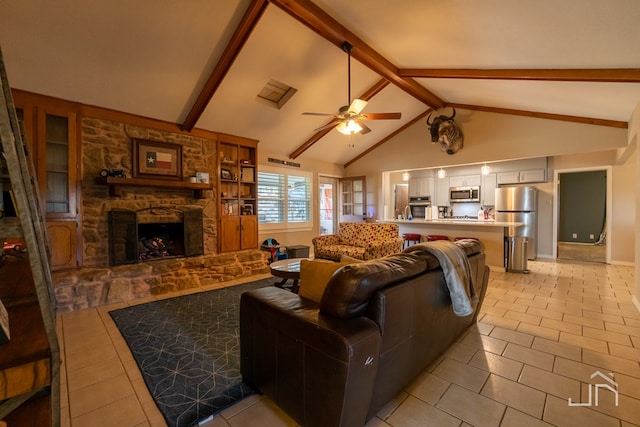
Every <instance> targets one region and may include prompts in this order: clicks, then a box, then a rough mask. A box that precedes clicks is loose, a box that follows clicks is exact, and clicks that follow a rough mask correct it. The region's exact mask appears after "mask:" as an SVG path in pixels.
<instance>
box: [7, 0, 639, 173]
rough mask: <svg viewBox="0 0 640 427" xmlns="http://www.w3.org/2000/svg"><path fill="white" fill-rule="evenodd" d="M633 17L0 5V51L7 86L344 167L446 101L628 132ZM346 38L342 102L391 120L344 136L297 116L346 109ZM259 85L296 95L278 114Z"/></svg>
mask: <svg viewBox="0 0 640 427" xmlns="http://www.w3.org/2000/svg"><path fill="white" fill-rule="evenodd" d="M639 22H640V3H638V2H637V1H635V0H610V1H607V2H601V1H595V0H565V1H562V2H558V1H551V0H519V1H515V2H514V1H510V0H479V1H468V0H450V1H447V2H435V1H427V0H405V1H401V2H390V1H388V0H350V1H343V0H340V1H337V0H315V1H314V2H311V1H308V0H270V1H267V0H183V1H175V0H136V1H132V2H131V1H127V2H125V1H123V0H112V1H108V2H107V1H104V2H81V1H77V0H58V1H56V2H51V1H46V0H23V1H20V2H10V1H4V2H0V47H1V48H2V51H3V56H4V60H5V63H6V66H7V69H8V72H9V80H10V83H11V85H12V86H13V87H15V88H19V89H23V90H27V91H31V92H36V93H42V94H46V95H51V96H55V97H59V98H63V99H68V100H72V101H77V102H81V103H84V104H90V105H97V106H101V107H106V108H111V109H115V110H119V111H124V112H128V113H133V114H137V115H141V116H146V117H150V118H155V119H160V120H165V121H169V122H173V123H177V124H179V125H180V126H181V127H182V128H183V129H186V130H189V129H191V128H193V127H197V128H202V129H208V130H213V131H218V132H224V133H230V134H234V135H240V136H245V137H249V138H254V139H258V140H260V144H261V145H260V147H261V149H265V150H267V151H268V152H272V153H280V154H281V155H282V156H283V157H284V158H286V157H290V158H298V159H304V158H308V159H316V160H321V161H326V162H330V163H337V164H348V163H350V162H351V161H353V159H355V158H357V157H358V156H359V155H361V153H363V152H366V151H367V150H369V149H371V147H373V146H375V145H376V144H379V143H381V142H384V141H386V140H388V139H389V137H390V136H392V135H396V134H397V133H399V132H401V131H402V129H404V128H405V127H407V126H410V125H411V124H412V123H416V125H418V123H419V124H421V125H424V132H425V138H427V127H426V124H424V118H425V114H426V113H427V112H428V111H430V110H431V109H439V108H446V107H451V106H455V107H458V108H467V109H472V110H484V111H495V112H502V113H506V114H518V115H528V116H533V117H544V118H549V119H554V120H567V121H574V122H584V123H595V124H598V125H602V126H614V127H625V126H626V122H627V121H628V120H629V118H630V116H631V113H632V112H633V110H634V108H635V107H636V106H637V105H638V103H639V102H640V53H639V52H640V51H639V50H638V46H640V25H638V23H639ZM345 41H346V42H349V43H350V44H352V45H353V46H354V47H353V50H352V61H351V87H350V91H351V98H356V97H360V98H365V99H368V100H369V104H368V105H367V106H366V108H365V110H364V112H365V113H366V112H401V113H402V118H401V119H400V120H376V121H367V125H368V127H369V128H370V129H371V132H369V133H367V134H365V135H357V136H354V137H350V136H344V135H342V134H340V133H338V132H336V131H334V130H332V129H328V130H327V131H324V132H314V129H316V128H319V127H321V126H323V125H325V124H326V123H327V122H328V119H330V118H327V117H321V116H306V115H304V116H303V115H302V114H301V113H302V112H309V111H311V112H326V113H337V112H338V109H339V107H340V106H343V105H346V104H348V103H349V99H348V95H347V93H348V87H347V54H346V53H345V52H344V51H343V50H342V48H341V46H342V44H343V43H344V42H345ZM271 80H276V81H278V82H281V83H284V84H286V85H289V86H291V87H293V88H295V89H297V92H296V93H295V94H294V95H293V96H292V97H291V99H290V100H289V101H288V102H287V103H286V104H285V105H284V106H283V107H282V108H280V109H278V108H276V107H274V106H272V105H268V103H266V102H264V101H263V100H260V99H259V98H258V97H257V95H258V93H259V92H260V91H261V89H262V88H263V87H264V86H265V85H266V84H267V83H268V82H269V81H271ZM448 111H449V110H448Z"/></svg>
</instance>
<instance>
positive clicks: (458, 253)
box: [421, 240, 478, 317]
mask: <svg viewBox="0 0 640 427" xmlns="http://www.w3.org/2000/svg"><path fill="white" fill-rule="evenodd" d="M421 246H423V247H424V248H425V249H426V250H427V251H428V252H430V253H431V254H433V255H434V256H435V257H436V258H437V259H438V261H439V262H440V266H441V267H442V271H443V272H444V279H445V282H446V283H447V288H449V295H450V296H451V303H452V305H453V313H454V314H455V315H456V316H459V317H465V316H468V315H470V314H472V313H473V308H472V307H471V301H470V300H469V295H467V289H469V290H470V292H471V299H472V300H473V301H474V302H477V301H478V297H477V295H475V292H474V288H473V283H472V280H473V279H472V275H471V266H470V265H469V259H468V258H467V255H466V254H465V253H464V251H463V250H462V249H461V248H459V247H458V246H457V245H456V244H455V243H453V242H450V241H448V240H435V241H433V242H428V243H423V244H422V245H421Z"/></svg>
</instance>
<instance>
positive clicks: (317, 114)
mask: <svg viewBox="0 0 640 427" xmlns="http://www.w3.org/2000/svg"><path fill="white" fill-rule="evenodd" d="M302 115H303V116H333V117H335V116H336V115H335V114H333V113H302Z"/></svg>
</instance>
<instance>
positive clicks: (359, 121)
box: [302, 42, 401, 135]
mask: <svg viewBox="0 0 640 427" xmlns="http://www.w3.org/2000/svg"><path fill="white" fill-rule="evenodd" d="M351 49H353V45H351V44H350V43H349V42H344V43H343V44H342V50H344V51H345V52H347V54H348V59H347V76H348V83H347V84H348V86H347V95H348V99H347V101H348V102H350V104H349V105H344V106H342V107H340V109H339V110H338V114H331V113H302V114H304V115H308V116H331V117H333V120H332V121H331V122H329V123H327V124H326V125H324V126H321V127H319V128H317V129H314V131H316V132H319V131H323V130H325V129H331V128H333V127H335V128H336V130H337V131H338V132H340V133H343V134H345V135H352V134H354V133H362V134H365V133H369V132H371V129H369V127H367V125H365V124H364V122H363V121H364V120H397V119H399V118H400V117H401V113H363V112H362V110H363V109H364V107H366V106H367V101H365V100H364V99H358V98H356V99H354V100H353V101H351Z"/></svg>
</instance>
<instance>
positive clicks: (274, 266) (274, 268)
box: [269, 258, 309, 293]
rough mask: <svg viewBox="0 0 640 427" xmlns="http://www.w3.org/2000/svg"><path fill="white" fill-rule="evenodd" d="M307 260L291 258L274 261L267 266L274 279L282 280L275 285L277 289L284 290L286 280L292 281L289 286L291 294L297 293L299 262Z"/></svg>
mask: <svg viewBox="0 0 640 427" xmlns="http://www.w3.org/2000/svg"><path fill="white" fill-rule="evenodd" d="M303 259H309V258H291V259H283V260H280V261H274V262H272V263H271V264H269V267H271V274H272V275H274V276H276V277H281V278H282V280H281V281H280V282H278V283H276V286H277V287H278V288H284V285H285V283H287V280H293V284H292V285H291V292H296V293H297V292H298V281H299V280H300V261H302V260H303Z"/></svg>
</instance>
